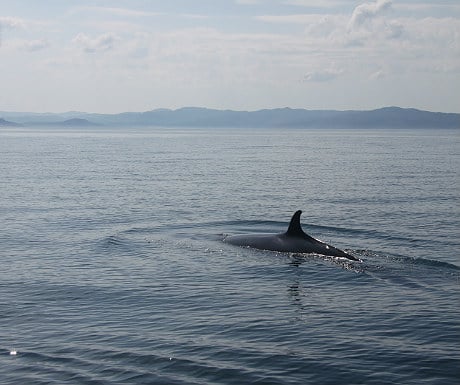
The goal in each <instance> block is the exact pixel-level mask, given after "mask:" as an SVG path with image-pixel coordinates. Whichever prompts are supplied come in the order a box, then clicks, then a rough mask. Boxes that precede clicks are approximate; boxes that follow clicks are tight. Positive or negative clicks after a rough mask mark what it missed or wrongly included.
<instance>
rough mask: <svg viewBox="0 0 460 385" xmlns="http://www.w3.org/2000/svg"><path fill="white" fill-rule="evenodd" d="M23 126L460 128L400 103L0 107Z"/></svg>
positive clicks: (446, 116) (456, 121)
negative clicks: (106, 110)
mask: <svg viewBox="0 0 460 385" xmlns="http://www.w3.org/2000/svg"><path fill="white" fill-rule="evenodd" d="M0 115H2V116H4V117H5V118H7V119H10V120H11V121H14V122H18V123H21V124H24V125H37V124H39V125H44V124H50V125H53V126H55V125H62V126H72V125H74V126H91V125H100V124H101V125H115V126H124V125H130V126H162V127H216V128H218V127H249V128H251V127H252V128H257V127H277V128H288V127H296V128H460V114H456V113H441V112H429V111H421V110H416V109H404V108H399V107H385V108H381V109H377V110H372V111H333V110H305V109H291V108H278V109H267V110H259V111H232V110H213V109H207V108H197V107H186V108H181V109H178V110H169V109H157V110H152V111H146V112H124V113H121V114H90V113H84V112H68V113H63V114H50V113H46V114H36V113H17V112H9V113H8V112H3V113H2V112H0Z"/></svg>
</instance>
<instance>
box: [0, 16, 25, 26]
mask: <svg viewBox="0 0 460 385" xmlns="http://www.w3.org/2000/svg"><path fill="white" fill-rule="evenodd" d="M1 27H3V28H5V29H16V28H25V27H26V21H25V20H24V19H20V18H18V17H0V28H1Z"/></svg>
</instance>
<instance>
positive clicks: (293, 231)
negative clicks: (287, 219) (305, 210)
mask: <svg viewBox="0 0 460 385" xmlns="http://www.w3.org/2000/svg"><path fill="white" fill-rule="evenodd" d="M301 214H302V210H298V211H296V212H295V213H294V215H293V216H292V218H291V223H289V228H288V230H287V231H286V235H292V236H304V235H306V234H305V233H304V232H303V230H302V226H300V215H301Z"/></svg>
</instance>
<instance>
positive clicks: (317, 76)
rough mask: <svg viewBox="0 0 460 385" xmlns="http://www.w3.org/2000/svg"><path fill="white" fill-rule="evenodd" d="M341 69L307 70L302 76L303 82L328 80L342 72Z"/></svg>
mask: <svg viewBox="0 0 460 385" xmlns="http://www.w3.org/2000/svg"><path fill="white" fill-rule="evenodd" d="M343 72H344V71H343V70H333V69H331V70H318V71H313V72H308V73H306V74H305V76H304V77H303V81H304V82H328V81H331V80H334V79H336V78H338V77H339V76H340V75H342V74H343Z"/></svg>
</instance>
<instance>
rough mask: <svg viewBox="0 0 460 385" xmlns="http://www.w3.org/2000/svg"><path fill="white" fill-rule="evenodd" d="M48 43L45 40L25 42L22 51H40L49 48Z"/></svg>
mask: <svg viewBox="0 0 460 385" xmlns="http://www.w3.org/2000/svg"><path fill="white" fill-rule="evenodd" d="M49 45H50V44H49V42H48V40H46V39H36V40H29V41H25V42H24V43H23V44H22V46H23V47H24V49H26V50H27V51H31V52H33V51H40V50H42V49H45V48H48V47H49Z"/></svg>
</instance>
